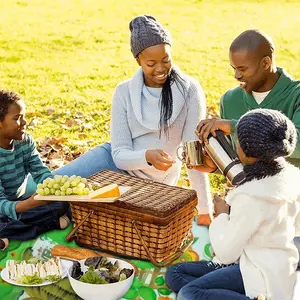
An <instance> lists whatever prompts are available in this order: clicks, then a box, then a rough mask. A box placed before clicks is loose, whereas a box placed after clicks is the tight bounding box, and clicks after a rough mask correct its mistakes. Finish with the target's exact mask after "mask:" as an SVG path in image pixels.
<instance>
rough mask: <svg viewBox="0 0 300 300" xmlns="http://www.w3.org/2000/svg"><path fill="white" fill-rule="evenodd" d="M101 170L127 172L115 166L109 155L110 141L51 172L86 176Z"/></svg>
mask: <svg viewBox="0 0 300 300" xmlns="http://www.w3.org/2000/svg"><path fill="white" fill-rule="evenodd" d="M103 170H111V171H115V172H118V173H123V174H128V173H127V172H126V171H124V170H120V169H118V168H117V167H116V165H115V163H114V161H113V158H112V155H111V144H110V143H105V144H103V145H100V146H97V147H95V148H94V149H92V150H90V151H88V152H86V153H84V154H83V155H81V156H80V157H78V158H76V159H74V160H73V161H71V162H70V163H68V164H67V165H65V166H63V167H61V168H59V169H56V170H54V171H53V174H55V175H68V176H72V175H77V176H81V177H85V178H87V177H89V176H91V175H93V174H95V173H97V172H100V171H103Z"/></svg>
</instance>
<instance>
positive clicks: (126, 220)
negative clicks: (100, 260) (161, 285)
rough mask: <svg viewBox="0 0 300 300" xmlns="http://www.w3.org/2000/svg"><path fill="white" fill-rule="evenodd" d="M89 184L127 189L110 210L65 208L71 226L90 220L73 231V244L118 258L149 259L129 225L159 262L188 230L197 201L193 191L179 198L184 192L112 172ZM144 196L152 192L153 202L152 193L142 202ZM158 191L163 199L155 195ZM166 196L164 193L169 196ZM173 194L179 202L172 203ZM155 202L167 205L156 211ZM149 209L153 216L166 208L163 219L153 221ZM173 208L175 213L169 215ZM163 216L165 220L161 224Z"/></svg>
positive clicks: (74, 205) (98, 206) (93, 205)
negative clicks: (72, 223) (99, 250)
mask: <svg viewBox="0 0 300 300" xmlns="http://www.w3.org/2000/svg"><path fill="white" fill-rule="evenodd" d="M90 180H91V181H97V182H99V183H102V184H109V183H117V184H119V185H125V184H124V183H126V185H128V186H131V189H130V190H129V191H128V192H127V193H126V194H124V196H122V197H121V198H120V200H119V201H117V202H115V203H113V204H105V203H91V202H90V203H82V202H71V206H72V215H73V219H74V221H75V225H77V224H79V223H80V221H81V220H82V219H83V218H84V217H85V216H86V215H87V214H88V213H89V212H91V211H93V214H92V215H91V216H90V217H89V218H88V219H87V220H86V221H85V222H84V223H83V224H82V225H81V226H80V227H79V228H78V230H77V233H76V238H77V242H78V243H80V244H82V245H84V246H87V247H91V248H96V249H103V250H105V251H110V252H113V253H116V254H119V255H125V256H130V257H135V258H141V259H149V257H148V255H147V253H146V251H145V249H144V247H143V245H142V241H141V239H140V238H139V236H138V234H137V231H136V229H135V227H134V226H133V222H135V224H136V227H137V229H138V231H139V232H140V235H141V236H142V239H143V240H144V242H145V244H146V246H147V248H148V250H149V251H150V253H151V255H152V256H153V257H154V259H155V260H156V261H158V262H159V261H162V260H164V259H165V258H166V257H168V256H169V255H170V254H173V253H175V252H176V251H178V249H179V248H180V246H181V245H182V243H183V242H184V241H185V239H186V237H187V235H188V234H189V232H190V230H191V227H192V220H193V217H194V210H195V206H196V205H197V198H196V197H195V194H194V193H193V191H192V193H185V192H186V191H187V192H189V190H185V189H181V188H177V187H169V186H166V185H164V184H160V183H157V182H153V181H148V180H143V179H138V178H134V177H131V176H127V175H121V174H118V173H115V172H112V171H103V172H101V173H98V174H96V175H93V176H92V177H91V178H90ZM149 190H152V191H153V190H154V191H156V192H155V193H156V197H155V193H154V194H151V198H150V199H151V200H150V199H149V198H148V191H149ZM159 190H163V195H162V194H161V193H158V191H159ZM145 191H146V192H145ZM166 191H168V192H169V191H170V193H169V195H168V193H166ZM179 194H180V197H178V195H179ZM173 195H174V196H175V195H176V196H177V197H176V201H177V203H176V206H174V205H172V204H170V203H171V202H172V200H173ZM168 196H169V197H168ZM193 196H194V197H193ZM160 201H165V202H167V205H161V204H160ZM149 202H150V203H149ZM152 203H154V204H155V205H156V206H155V209H154V210H155V211H156V212H157V214H158V212H160V210H161V209H164V208H166V207H168V208H170V207H171V209H169V211H168V212H169V214H168V215H165V213H164V212H162V213H161V214H159V215H160V216H159V217H157V216H156V215H153V209H151V204H152ZM182 203H183V204H182ZM142 205H146V207H147V209H143V207H142ZM176 207H178V209H175V208H176ZM151 213H152V214H151ZM163 215H165V217H164V218H163V217H162V216H163Z"/></svg>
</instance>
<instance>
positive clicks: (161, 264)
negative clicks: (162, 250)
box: [132, 220, 194, 267]
mask: <svg viewBox="0 0 300 300" xmlns="http://www.w3.org/2000/svg"><path fill="white" fill-rule="evenodd" d="M132 224H133V227H134V229H135V230H136V232H137V234H138V236H139V238H140V240H141V243H142V245H143V247H144V250H145V251H146V253H147V255H148V257H149V259H150V261H151V263H152V264H153V265H154V266H156V267H165V266H167V265H169V264H170V263H171V262H172V261H174V260H176V259H177V258H179V257H180V256H181V255H182V254H183V253H184V252H185V251H186V250H187V249H188V248H189V247H190V246H191V245H192V243H193V241H194V235H193V233H192V231H190V232H189V234H188V235H187V237H186V238H189V239H190V241H189V242H188V243H186V244H185V245H181V247H180V248H178V250H177V251H176V252H175V253H172V254H171V255H169V256H167V257H166V258H165V259H164V260H162V261H159V262H158V261H156V260H155V259H154V258H153V256H152V254H151V252H150V251H149V249H148V246H147V245H146V243H145V241H144V239H143V237H142V235H141V232H140V230H139V229H138V228H137V226H136V222H135V220H133V221H132Z"/></svg>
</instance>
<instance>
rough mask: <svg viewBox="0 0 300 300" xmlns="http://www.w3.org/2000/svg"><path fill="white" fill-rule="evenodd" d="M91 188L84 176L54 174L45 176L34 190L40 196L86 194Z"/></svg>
mask: <svg viewBox="0 0 300 300" xmlns="http://www.w3.org/2000/svg"><path fill="white" fill-rule="evenodd" d="M92 189H93V188H92V187H91V185H90V184H88V181H87V179H86V178H82V177H80V176H76V175H73V176H71V177H69V176H67V175H64V176H61V175H55V176H54V178H46V179H45V180H44V181H43V183H40V184H38V186H37V190H36V192H37V193H38V194H39V195H41V196H47V195H55V196H70V195H88V194H89V192H90V190H92Z"/></svg>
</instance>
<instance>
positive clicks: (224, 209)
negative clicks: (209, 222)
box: [213, 194, 230, 217]
mask: <svg viewBox="0 0 300 300" xmlns="http://www.w3.org/2000/svg"><path fill="white" fill-rule="evenodd" d="M213 203H214V217H217V216H218V215H220V214H223V213H225V214H228V215H229V210H230V206H229V205H228V204H227V203H226V201H225V200H223V199H222V198H221V197H220V196H219V195H218V194H215V195H214V199H213Z"/></svg>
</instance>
